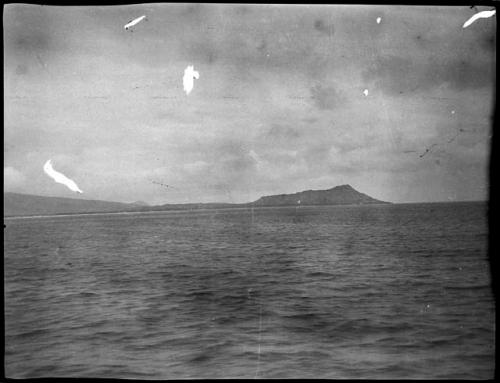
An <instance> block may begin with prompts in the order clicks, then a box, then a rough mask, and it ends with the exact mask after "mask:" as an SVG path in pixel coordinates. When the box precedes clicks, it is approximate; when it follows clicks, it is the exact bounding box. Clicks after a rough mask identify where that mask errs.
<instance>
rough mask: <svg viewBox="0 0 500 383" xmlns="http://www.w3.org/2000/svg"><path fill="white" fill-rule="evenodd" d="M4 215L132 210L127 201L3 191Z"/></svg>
mask: <svg viewBox="0 0 500 383" xmlns="http://www.w3.org/2000/svg"><path fill="white" fill-rule="evenodd" d="M3 208H4V213H3V214H4V216H5V217H8V216H27V215H53V214H72V213H98V212H112V211H115V212H116V211H125V210H129V211H130V210H131V209H132V208H133V206H132V205H131V204H127V203H120V202H108V201H96V200H84V199H76V198H59V197H43V196H38V195H30V194H18V193H3Z"/></svg>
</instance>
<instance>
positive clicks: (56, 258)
mask: <svg viewBox="0 0 500 383" xmlns="http://www.w3.org/2000/svg"><path fill="white" fill-rule="evenodd" d="M4 223H5V225H6V227H5V228H4V241H5V244H4V267H5V269H4V270H5V271H4V281H5V282H4V284H5V373H6V376H7V377H10V378H36V377H102V378H132V379H137V378H142V379H183V378H331V379H342V378H345V379H350V378H359V379H393V378H408V379H428V378H435V379H450V378H456V379H476V378H478V379H485V378H486V379H487V378H493V376H494V369H495V360H494V356H495V343H494V335H495V334H494V331H495V330H494V326H495V303H494V299H493V294H492V291H491V276H490V268H489V263H488V258H487V257H488V243H487V241H488V226H487V203H481V202H467V203H465V202H464V203H432V204H395V205H371V206H370V205H364V206H317V207H305V206H301V207H282V208H259V209H254V210H251V209H223V210H198V211H182V212H155V213H137V214H135V213H134V214H100V215H74V216H60V217H38V218H23V219H6V220H4Z"/></svg>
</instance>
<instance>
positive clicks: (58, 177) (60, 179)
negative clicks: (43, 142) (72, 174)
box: [43, 160, 83, 193]
mask: <svg viewBox="0 0 500 383" xmlns="http://www.w3.org/2000/svg"><path fill="white" fill-rule="evenodd" d="M43 171H44V172H45V173H47V175H48V176H49V177H50V178H52V179H53V180H54V181H56V182H57V183H60V184H63V185H66V186H67V187H68V189H70V190H72V191H74V192H77V193H83V191H81V190H80V188H79V187H78V185H77V184H76V183H75V181H73V180H70V179H69V178H68V177H66V176H65V175H64V174H62V173H59V172H58V171H56V170H54V168H53V167H52V162H51V160H48V161H47V162H46V163H45V165H43Z"/></svg>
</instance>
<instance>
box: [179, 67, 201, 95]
mask: <svg viewBox="0 0 500 383" xmlns="http://www.w3.org/2000/svg"><path fill="white" fill-rule="evenodd" d="M199 78H200V74H199V73H198V72H197V71H195V70H194V66H193V65H188V66H187V68H186V69H184V77H183V78H182V84H183V85H184V91H185V92H186V94H189V93H191V91H192V90H193V86H194V79H197V80H198V79H199Z"/></svg>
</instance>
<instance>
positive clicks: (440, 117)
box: [4, 4, 496, 204]
mask: <svg viewBox="0 0 500 383" xmlns="http://www.w3.org/2000/svg"><path fill="white" fill-rule="evenodd" d="M479 8H480V9H479ZM487 9H489V8H486V7H483V8H481V7H478V10H477V11H481V10H487ZM475 12H476V10H473V9H470V8H469V7H449V6H443V7H429V6H425V7H424V6H419V7H409V6H291V5H290V6H284V5H279V6H269V5H267V6H266V5H179V4H144V5H130V6H110V7H52V6H37V5H20V4H9V5H6V6H5V9H4V81H5V85H4V87H5V97H4V105H5V131H4V142H5V144H4V182H5V190H7V191H16V192H22V193H28V194H38V195H49V196H63V197H74V198H86V199H104V200H112V201H121V202H132V201H136V200H144V201H147V202H149V203H154V204H159V203H179V202H247V201H251V200H255V199H257V198H259V197H260V196H261V195H269V194H276V193H292V192H297V191H300V190H305V189H326V188H331V187H333V186H336V185H340V184H350V185H351V186H353V187H354V188H355V189H357V190H359V191H361V192H363V193H366V194H369V195H371V196H373V197H375V198H378V199H382V200H386V201H392V202H420V201H448V200H478V199H486V198H487V191H488V178H487V171H488V161H489V145H490V141H489V137H490V134H491V131H490V130H491V123H492V120H491V119H492V112H493V92H494V83H495V39H496V35H495V31H496V16H495V17H492V18H489V19H481V20H478V21H477V22H475V23H474V24H473V25H471V26H470V27H468V28H466V29H463V28H462V25H463V23H464V22H465V20H467V19H468V18H469V17H470V16H472V15H473V14H474V13H475ZM141 15H147V18H148V20H147V21H142V22H141V23H139V24H138V25H137V26H135V27H134V31H133V32H130V31H125V30H124V29H123V26H124V25H125V24H126V23H127V22H128V21H130V20H131V19H134V18H136V17H139V16H141ZM377 17H381V18H382V21H381V23H380V24H377V22H376V19H377ZM188 65H194V68H195V70H196V71H198V72H199V73H200V78H199V79H198V80H195V82H194V89H193V91H192V92H191V93H190V94H189V96H187V95H186V94H185V93H184V91H183V86H182V77H183V74H184V69H185V68H186V67H187V66H188ZM364 89H368V90H369V95H368V97H365V95H364V94H363V90H364ZM457 133H458V134H457ZM432 144H437V145H435V146H434V147H433V149H432V150H431V151H430V152H429V153H427V154H426V155H425V156H423V157H420V156H421V155H422V154H423V153H424V152H425V150H426V148H429V147H430V146H431V145H432ZM48 159H52V164H53V166H54V168H55V169H56V170H58V171H60V172H62V173H64V174H65V175H67V176H68V177H70V178H71V179H73V180H74V181H75V182H76V183H77V184H78V185H79V186H80V187H81V189H82V190H84V191H85V192H84V194H78V195H76V194H73V193H72V192H71V191H69V190H68V189H67V188H65V187H64V186H63V185H60V184H56V183H54V182H53V181H52V180H51V179H50V178H48V177H47V176H46V175H45V174H44V173H43V169H42V168H43V164H44V163H45V162H46V161H47V160H48ZM153 181H154V182H153ZM158 183H163V184H167V185H171V186H173V188H165V187H162V186H161V185H158Z"/></svg>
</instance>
